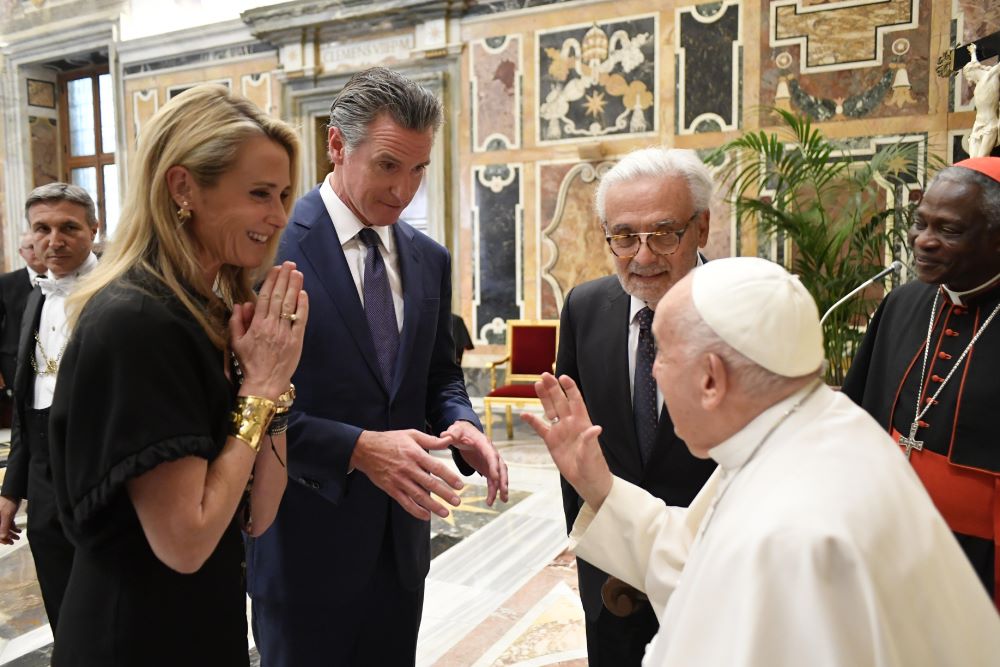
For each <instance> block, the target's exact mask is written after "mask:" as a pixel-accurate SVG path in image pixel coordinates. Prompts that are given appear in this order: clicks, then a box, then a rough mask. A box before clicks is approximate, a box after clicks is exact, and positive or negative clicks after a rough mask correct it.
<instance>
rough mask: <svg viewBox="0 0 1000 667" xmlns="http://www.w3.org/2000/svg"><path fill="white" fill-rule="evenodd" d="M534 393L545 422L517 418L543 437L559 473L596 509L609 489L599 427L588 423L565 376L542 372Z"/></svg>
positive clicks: (526, 415) (526, 416)
mask: <svg viewBox="0 0 1000 667" xmlns="http://www.w3.org/2000/svg"><path fill="white" fill-rule="evenodd" d="M535 393H536V394H537V395H538V398H539V399H541V401H542V408H543V409H544V410H545V418H546V419H547V420H548V422H546V421H545V420H543V419H541V418H539V417H538V416H536V415H533V414H530V413H524V414H522V415H521V418H522V419H523V420H524V421H526V422H527V423H528V424H529V425H530V426H531V427H532V428H533V429H534V430H535V433H537V434H538V435H539V436H540V437H541V438H542V440H544V441H545V446H546V447H548V448H549V453H550V454H551V455H552V460H553V461H555V464H556V467H557V468H559V472H560V473H561V474H562V476H563V477H565V478H566V480H567V481H568V482H569V483H570V484H572V485H573V488H574V489H576V491H577V493H579V494H580V497H581V498H583V499H584V500H585V501H586V502H587V504H588V505H590V506H591V507H593V508H594V510H597V509H599V508H600V506H601V504H602V503H603V502H604V499H605V498H607V496H608V493H609V492H610V491H611V470H610V469H609V468H608V463H607V461H606V460H605V459H604V454H603V453H602V452H601V445H600V443H599V442H598V440H597V436H599V435H600V434H601V427H600V426H594V424H592V423H591V421H590V415H589V414H588V413H587V406H586V405H585V404H584V402H583V396H582V395H581V394H580V390H579V388H577V386H576V383H575V382H573V379H572V378H570V377H569V376H567V375H563V376H561V377H560V378H559V379H558V380H557V379H556V377H555V376H554V375H552V374H551V373H543V374H542V379H541V380H539V381H538V382H536V383H535Z"/></svg>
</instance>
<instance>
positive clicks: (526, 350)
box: [483, 320, 559, 440]
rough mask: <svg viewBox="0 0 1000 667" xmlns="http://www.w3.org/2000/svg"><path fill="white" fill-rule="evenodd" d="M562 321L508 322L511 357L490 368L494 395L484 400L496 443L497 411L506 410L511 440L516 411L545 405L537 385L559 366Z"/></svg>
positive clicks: (489, 432) (489, 430)
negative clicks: (501, 375) (500, 371)
mask: <svg viewBox="0 0 1000 667" xmlns="http://www.w3.org/2000/svg"><path fill="white" fill-rule="evenodd" d="M558 341H559V320H507V356H506V357H504V358H503V359H500V360H498V361H495V362H493V363H492V364H490V393H489V394H487V395H486V397H485V398H483V408H484V412H485V413H486V415H485V416H486V437H488V438H490V439H491V440H492V439H493V410H494V409H495V408H500V407H502V408H504V414H505V416H506V418H507V439H508V440H509V439H511V438H513V437H514V415H513V410H514V408H524V407H526V406H528V405H541V404H542V402H541V401H539V400H538V397H537V396H536V395H535V386H534V384H535V381H536V380H538V379H539V378H540V377H541V375H542V373H545V372H548V373H552V372H553V371H554V370H555V364H556V345H557V343H558ZM504 364H506V371H507V372H506V375H505V378H506V379H505V381H506V384H504V385H503V386H502V387H497V367H498V366H501V365H504Z"/></svg>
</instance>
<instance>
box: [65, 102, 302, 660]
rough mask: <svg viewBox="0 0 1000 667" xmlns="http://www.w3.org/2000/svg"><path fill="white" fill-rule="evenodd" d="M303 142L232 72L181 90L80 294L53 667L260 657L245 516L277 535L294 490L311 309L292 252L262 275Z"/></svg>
mask: <svg viewBox="0 0 1000 667" xmlns="http://www.w3.org/2000/svg"><path fill="white" fill-rule="evenodd" d="M297 157H298V141H297V139H296V137H295V134H294V132H293V131H292V130H291V129H290V128H289V127H288V126H287V125H285V124H284V123H282V122H280V121H277V120H273V119H271V118H269V117H268V116H267V115H265V114H264V113H262V112H261V111H260V110H259V109H257V108H256V107H255V106H254V105H253V104H251V103H250V102H249V101H247V100H245V99H243V98H241V97H239V96H237V95H234V94H231V93H230V92H229V91H228V90H227V89H226V88H223V87H221V86H198V87H196V88H193V89H191V90H188V91H186V92H184V93H182V94H181V95H178V96H177V97H176V98H174V99H173V100H171V101H170V103H168V104H167V105H166V106H164V107H163V108H162V109H161V110H160V111H159V112H158V113H157V114H156V116H154V118H153V119H152V120H151V121H150V124H149V125H148V126H147V127H146V128H144V129H143V133H142V136H141V137H139V146H138V151H137V154H136V156H135V158H134V160H133V164H134V165H135V168H134V169H133V172H132V174H131V178H130V181H129V194H128V197H127V201H126V203H125V206H124V208H123V215H122V220H121V224H120V226H119V229H118V230H117V233H116V237H115V239H114V240H113V242H112V244H111V246H110V247H109V249H108V252H107V253H106V255H105V258H104V260H103V262H102V264H101V266H100V268H98V269H96V270H95V271H94V272H93V274H92V275H91V276H90V277H89V278H88V279H87V280H86V282H84V283H83V284H81V287H80V289H79V291H78V292H77V293H76V294H75V295H74V296H73V297H72V298H71V300H70V302H69V306H68V310H69V316H70V322H71V324H72V325H73V326H74V329H73V333H72V337H71V340H70V343H69V346H68V347H67V348H66V351H65V354H64V356H63V360H62V367H61V369H60V373H59V384H58V387H59V390H58V391H57V392H56V395H55V398H54V402H53V405H52V416H51V423H50V425H51V429H52V434H51V442H52V468H53V477H54V480H55V487H56V490H57V491H56V493H57V498H58V503H59V510H60V516H61V518H62V520H63V525H64V527H65V530H66V532H67V533H68V536H69V538H70V540H71V541H72V542H73V543H74V544H75V546H76V547H77V551H76V555H75V559H74V563H73V568H72V573H71V575H70V583H69V586H68V589H67V591H66V596H65V599H64V601H63V606H62V610H63V615H62V617H61V622H60V625H59V627H58V630H57V632H56V637H55V649H54V654H53V664H54V665H143V666H144V667H147V666H150V665H178V664H184V665H212V666H213V667H219V666H226V665H246V664H247V663H248V657H247V642H246V636H247V626H246V605H245V599H246V598H245V593H244V588H245V586H244V575H243V568H244V564H243V563H244V559H243V544H242V539H241V535H240V529H241V527H242V528H243V529H244V530H246V531H247V532H249V533H250V534H253V535H258V534H260V533H261V532H262V531H264V530H265V529H266V528H267V527H268V525H270V523H271V521H272V520H273V519H274V516H275V514H276V512H277V508H278V504H279V502H280V500H281V496H282V494H283V492H284V489H285V482H286V479H287V475H286V472H285V436H284V433H283V429H284V420H285V417H284V415H283V413H284V412H287V409H288V407H289V405H290V404H291V401H292V399H293V397H294V392H293V391H289V388H290V384H289V380H290V378H291V375H292V371H293V370H294V369H295V366H296V365H297V364H298V359H299V355H300V352H301V348H302V336H303V330H304V328H305V325H306V319H307V317H308V301H307V298H306V293H305V292H304V291H303V290H302V275H301V274H300V273H299V272H298V271H296V270H295V267H294V265H293V264H291V263H285V264H284V265H282V266H280V267H273V268H270V269H269V270H266V277H265V279H264V282H263V285H262V286H261V289H260V292H259V296H255V295H254V293H253V292H252V290H251V286H252V284H253V282H254V280H255V278H258V277H259V270H261V268H262V267H269V266H270V265H271V262H272V259H273V257H274V251H275V249H276V247H277V243H278V238H279V236H280V234H281V231H282V229H283V228H284V226H285V224H286V222H287V214H288V210H289V208H290V206H291V203H292V195H293V193H294V192H295V187H296V172H297V169H296V161H297ZM276 413H277V416H275V414H276ZM248 482H249V484H248Z"/></svg>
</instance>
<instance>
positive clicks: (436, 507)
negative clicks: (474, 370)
mask: <svg viewBox="0 0 1000 667" xmlns="http://www.w3.org/2000/svg"><path fill="white" fill-rule="evenodd" d="M440 124H441V106H440V103H439V102H438V100H437V99H436V98H435V97H434V96H433V95H431V94H430V93H429V92H428V91H427V90H425V89H423V88H421V87H420V86H418V85H416V84H415V83H413V82H412V81H410V80H408V79H406V78H405V77H402V76H400V75H399V74H396V73H394V72H391V71H389V70H386V69H383V68H373V69H370V70H366V71H364V72H360V73H358V74H356V75H355V76H354V77H352V78H351V80H350V81H349V82H348V83H347V85H346V86H345V87H344V89H343V90H342V91H341V93H340V94H339V95H338V96H337V99H336V100H335V101H334V102H333V105H332V107H331V110H330V129H329V136H328V139H329V143H328V149H329V154H330V160H331V162H332V163H333V172H332V173H331V174H330V175H329V176H328V177H327V178H326V179H325V180H324V182H323V183H322V184H321V185H320V186H319V187H317V188H316V189H314V190H312V191H311V192H310V193H309V194H307V195H306V196H305V197H303V198H302V199H301V200H299V202H298V203H297V204H296V206H295V210H294V211H293V213H292V216H291V219H290V220H289V224H288V228H287V230H286V232H285V235H284V237H283V238H282V241H281V248H280V250H279V257H278V260H279V261H286V260H292V261H294V262H295V263H296V264H297V266H298V269H299V270H300V271H302V273H303V274H304V276H305V286H306V289H308V290H309V295H310V315H309V327H308V328H307V330H306V335H305V343H304V347H303V352H302V361H301V363H300V364H299V368H298V370H297V371H296V373H295V376H294V378H293V381H294V383H295V386H296V389H297V391H298V397H297V398H296V401H295V405H294V407H293V409H292V412H291V415H290V418H289V427H288V475H289V481H290V483H289V485H288V489H287V490H286V492H285V496H284V499H283V500H282V503H281V507H280V509H279V511H278V516H277V519H276V520H275V522H274V524H273V526H272V527H271V528H270V530H268V532H267V533H265V534H264V535H263V536H261V537H259V538H257V539H256V540H252V541H250V543H249V544H248V549H247V568H248V570H247V573H248V590H249V593H250V596H251V597H252V599H253V631H254V637H255V638H256V641H257V646H258V650H259V651H260V655H261V664H262V665H263V666H264V667H275V666H281V667H286V666H287V667H291V666H295V667H299V666H304V665H382V666H387V665H412V664H413V663H414V660H415V655H416V642H417V631H418V629H419V626H420V616H421V610H422V605H423V590H424V578H425V576H426V574H427V570H428V567H429V565H430V530H429V519H430V516H431V513H432V512H433V513H435V514H438V515H440V516H446V515H447V510H446V509H445V507H444V506H443V505H442V504H441V503H440V502H438V501H439V500H440V501H443V502H446V503H450V504H452V505H458V504H459V497H458V495H457V494H456V493H455V489H460V488H461V485H462V484H461V480H460V478H459V476H458V475H456V474H455V473H454V472H453V471H452V470H451V469H450V468H449V467H448V466H447V465H446V464H445V462H444V461H442V460H441V459H440V458H435V457H434V456H432V455H431V454H429V453H428V452H427V451H426V450H430V449H445V448H449V447H450V448H451V451H452V456H453V457H454V460H455V463H456V464H457V466H458V468H459V470H461V472H462V473H464V474H467V475H468V474H472V472H473V471H478V472H479V473H480V474H482V475H483V476H484V477H485V478H486V480H487V487H488V491H487V495H488V499H487V502H488V503H490V504H492V503H493V500H494V499H495V498H496V496H497V495H499V496H500V498H501V500H504V501H506V500H507V468H506V465H505V464H504V462H503V460H502V459H501V458H500V456H499V454H498V453H497V451H496V449H495V448H494V447H493V444H492V443H491V442H489V440H487V439H486V437H485V436H484V435H483V434H482V427H481V425H480V423H479V419H478V418H477V417H476V414H475V412H474V411H473V410H472V406H471V404H470V402H469V397H468V395H467V393H466V389H465V382H464V378H463V375H462V370H461V368H459V366H458V365H457V364H456V363H455V346H454V342H453V340H452V336H451V328H450V321H451V260H450V257H449V255H448V251H447V250H445V249H444V248H443V247H441V246H440V245H439V244H437V243H435V242H434V241H432V240H431V239H430V238H428V237H427V236H425V235H424V234H422V233H420V232H418V231H416V230H414V229H413V228H412V227H410V226H409V225H408V224H406V223H405V222H400V221H399V215H400V214H401V213H402V211H403V209H405V208H406V206H407V205H408V204H409V203H410V200H411V199H412V198H413V196H414V194H415V193H416V191H417V189H418V188H419V186H420V182H421V180H422V179H423V176H424V172H425V170H426V167H427V165H428V163H429V162H430V152H431V147H432V145H433V142H434V136H435V132H436V130H437V128H438V126H439V125H440ZM432 494H433V495H432Z"/></svg>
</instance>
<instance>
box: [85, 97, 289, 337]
mask: <svg viewBox="0 0 1000 667" xmlns="http://www.w3.org/2000/svg"><path fill="white" fill-rule="evenodd" d="M257 136H264V137H267V138H268V139H271V140H272V141H274V142H276V143H277V144H278V145H280V146H281V147H282V148H284V149H285V150H286V151H287V152H288V163H289V179H290V182H291V189H290V192H291V193H292V196H291V197H288V199H287V200H286V202H285V211H286V212H289V211H290V209H291V206H292V202H293V201H294V194H295V193H296V192H297V185H298V155H299V140H298V137H297V136H296V134H295V131H294V130H292V128H291V127H290V126H288V125H287V124H285V123H284V122H282V121H280V120H277V119H274V118H271V117H270V116H268V115H267V114H265V113H264V112H263V111H261V110H260V109H259V108H257V107H256V106H255V105H254V104H253V103H252V102H250V101H249V100H248V99H246V98H244V97H242V96H240V95H236V94H234V93H231V92H230V91H229V89H228V88H226V87H224V86H219V85H213V84H206V85H200V86H195V87H194V88H191V89H189V90H186V91H184V92H183V93H181V94H180V95H178V96H177V97H175V98H174V99H172V100H171V101H170V102H168V103H167V104H166V105H165V106H164V107H163V108H162V109H160V110H159V111H158V112H157V113H156V114H155V115H154V116H153V118H152V119H150V121H149V124H148V125H147V126H146V127H145V128H143V130H142V136H140V137H139V139H138V149H137V151H136V153H135V156H134V157H133V158H132V168H131V170H130V175H129V181H128V188H127V189H128V194H127V196H126V198H125V204H124V206H123V207H122V216H121V219H120V221H119V224H118V227H117V229H116V230H115V235H114V239H113V240H112V241H111V242H110V243H109V245H108V247H107V251H106V252H105V254H104V256H103V258H102V260H101V262H100V264H99V265H98V267H97V268H96V269H94V271H93V272H92V273H91V274H90V275H89V276H87V277H86V278H85V279H84V280H83V281H82V282H81V284H80V286H79V288H78V289H77V290H76V291H75V292H74V294H73V295H72V296H71V297H70V298H69V299H68V301H67V314H68V317H69V323H70V326H74V325H75V324H76V322H77V321H78V320H79V317H80V313H81V312H82V311H83V308H84V306H86V305H87V302H89V301H90V299H91V298H93V297H94V295H95V294H97V293H98V292H99V291H100V290H101V289H103V288H104V287H105V286H107V285H108V284H109V283H111V282H113V281H115V280H117V279H118V278H121V277H122V276H124V275H125V274H126V273H127V272H129V271H130V270H132V269H134V268H138V269H140V270H142V271H143V272H146V273H148V274H149V275H150V276H152V277H153V278H154V279H156V280H159V281H160V282H162V283H163V285H164V286H165V287H166V288H167V289H169V290H170V292H172V293H173V294H174V295H175V296H176V297H177V298H178V299H179V300H180V302H181V303H182V304H184V306H185V307H186V308H187V309H188V310H189V311H190V312H191V314H192V315H193V316H194V318H195V319H196V320H197V321H198V323H199V324H200V325H201V327H202V328H203V329H204V330H205V333H206V334H207V335H208V336H209V338H211V339H212V342H213V343H215V345H216V346H217V347H219V348H220V349H222V348H224V347H225V346H226V342H227V339H228V335H227V333H226V311H227V310H228V309H230V308H232V306H233V304H234V303H241V302H245V301H249V300H252V298H253V291H252V287H253V284H254V281H255V280H256V279H257V278H258V277H259V276H262V275H263V274H264V273H265V272H266V271H267V270H268V269H269V268H270V267H271V264H272V263H273V261H274V255H275V252H276V251H277V247H278V241H279V235H278V234H275V235H274V236H272V237H271V240H270V247H269V248H268V253H267V256H266V258H265V260H264V262H262V264H261V266H260V267H257V268H252V269H247V268H243V267H238V266H231V265H223V266H222V268H221V269H220V270H219V274H218V277H217V278H216V282H215V285H214V286H213V285H207V286H204V285H203V282H204V277H203V275H204V274H203V272H202V268H201V264H200V262H199V259H198V255H197V245H196V242H195V240H194V238H193V235H192V234H191V232H190V229H189V227H190V226H189V225H184V226H182V225H181V222H180V220H179V218H178V217H177V213H176V212H177V205H176V203H175V202H174V200H173V198H172V197H171V195H170V191H169V189H168V186H167V170H168V169H170V168H171V167H173V166H175V165H179V166H182V167H184V168H186V169H187V170H188V171H189V172H190V173H191V175H192V177H193V178H194V180H195V182H197V183H198V185H199V186H201V187H211V186H213V185H215V184H216V183H217V182H218V180H219V178H220V177H221V176H222V175H223V174H224V173H226V172H227V171H228V170H229V169H231V168H232V167H233V165H234V163H235V162H236V159H237V156H238V155H239V151H240V149H241V148H242V147H243V146H244V145H245V143H246V142H247V140H249V139H251V138H252V137H257ZM191 288H196V289H198V291H201V290H202V289H204V290H210V289H213V288H214V290H215V292H216V293H217V294H218V295H219V296H220V297H221V300H220V299H209V300H207V301H206V300H204V299H199V298H197V297H195V296H194V295H192V294H191V293H190V291H189V290H190V289H191Z"/></svg>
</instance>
